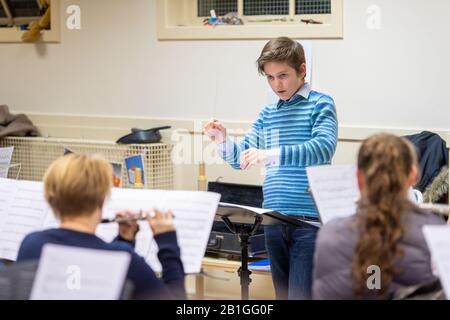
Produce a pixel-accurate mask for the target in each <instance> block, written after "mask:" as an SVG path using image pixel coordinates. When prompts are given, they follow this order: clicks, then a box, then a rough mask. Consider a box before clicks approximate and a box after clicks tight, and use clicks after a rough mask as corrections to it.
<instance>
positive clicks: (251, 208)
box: [219, 202, 273, 214]
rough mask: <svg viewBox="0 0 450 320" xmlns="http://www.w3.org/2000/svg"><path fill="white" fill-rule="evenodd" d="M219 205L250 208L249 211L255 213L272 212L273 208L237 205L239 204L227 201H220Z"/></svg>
mask: <svg viewBox="0 0 450 320" xmlns="http://www.w3.org/2000/svg"><path fill="white" fill-rule="evenodd" d="M219 205H221V206H224V207H232V208H242V209H246V210H250V211H252V212H254V213H257V214H264V213H268V212H272V211H273V210H270V209H263V208H255V207H249V206H242V205H239V204H234V203H227V202H220V203H219Z"/></svg>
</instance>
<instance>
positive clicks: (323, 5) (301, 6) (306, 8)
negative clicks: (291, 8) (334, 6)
mask: <svg viewBox="0 0 450 320" xmlns="http://www.w3.org/2000/svg"><path fill="white" fill-rule="evenodd" d="M295 14H331V0H295Z"/></svg>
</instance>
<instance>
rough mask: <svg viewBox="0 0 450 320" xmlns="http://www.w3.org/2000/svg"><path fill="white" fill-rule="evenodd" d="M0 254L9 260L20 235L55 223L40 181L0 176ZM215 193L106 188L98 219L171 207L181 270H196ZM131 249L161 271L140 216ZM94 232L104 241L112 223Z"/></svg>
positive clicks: (114, 230) (115, 229) (114, 228)
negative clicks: (100, 216)
mask: <svg viewBox="0 0 450 320" xmlns="http://www.w3.org/2000/svg"><path fill="white" fill-rule="evenodd" d="M0 190H1V191H2V192H1V193H0V203H3V204H4V205H3V206H1V207H0V258H5V259H10V260H15V259H16V258H17V252H18V249H19V246H20V243H21V242H22V240H23V238H24V237H25V236H26V235H27V234H29V233H31V232H33V231H38V230H41V229H43V228H50V227H56V226H57V225H58V222H57V220H56V219H55V218H54V217H53V213H52V212H51V209H50V208H49V207H48V205H47V203H46V201H45V200H44V196H43V184H42V183H41V182H30V181H22V180H8V179H0ZM219 199H220V195H219V194H217V193H211V192H197V191H163V190H147V189H144V190H142V189H121V188H115V189H113V190H112V192H111V195H110V197H109V199H107V201H106V202H105V205H104V208H103V217H104V218H113V217H114V216H115V214H116V213H117V212H119V211H123V210H129V211H132V212H138V211H139V210H144V211H152V210H153V208H158V209H161V210H172V212H173V214H174V216H175V219H174V224H175V228H176V232H177V238H178V245H179V246H180V249H181V260H182V262H183V266H184V270H185V272H186V273H198V272H200V268H201V261H202V258H203V256H204V254H205V250H206V245H207V242H208V238H209V234H210V231H211V228H212V224H213V221H214V216H215V214H216V211H217V206H218V202H219ZM139 225H140V231H139V232H138V234H137V236H136V252H137V253H138V254H140V255H142V256H143V257H145V258H146V261H147V262H148V263H149V264H150V266H151V267H152V268H153V269H154V270H155V271H156V272H160V271H162V268H161V264H160V262H159V260H158V258H157V252H158V246H157V244H156V242H155V241H154V239H153V235H152V232H151V229H150V227H149V225H148V223H147V222H146V221H139ZM96 234H97V235H98V236H99V237H101V238H102V239H104V240H105V241H107V242H110V241H111V240H113V238H114V237H116V236H117V234H118V225H117V224H116V223H109V224H101V225H100V226H99V227H98V228H97V232H96Z"/></svg>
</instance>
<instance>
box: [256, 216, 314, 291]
mask: <svg viewBox="0 0 450 320" xmlns="http://www.w3.org/2000/svg"><path fill="white" fill-rule="evenodd" d="M317 231H318V229H317V228H309V227H295V226H292V225H287V224H280V225H267V226H265V227H264V233H265V239H266V248H267V252H268V254H269V259H270V269H271V271H272V281H273V284H274V287H275V294H276V297H277V299H279V300H286V299H289V300H296V299H311V290H312V271H313V258H314V248H315V244H316V236H317Z"/></svg>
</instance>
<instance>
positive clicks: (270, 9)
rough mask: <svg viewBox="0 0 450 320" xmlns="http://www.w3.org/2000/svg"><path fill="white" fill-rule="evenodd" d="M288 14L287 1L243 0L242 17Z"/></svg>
mask: <svg viewBox="0 0 450 320" xmlns="http://www.w3.org/2000/svg"><path fill="white" fill-rule="evenodd" d="M288 14H289V0H244V16H267V15H288Z"/></svg>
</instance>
